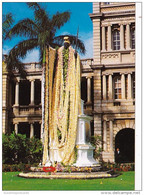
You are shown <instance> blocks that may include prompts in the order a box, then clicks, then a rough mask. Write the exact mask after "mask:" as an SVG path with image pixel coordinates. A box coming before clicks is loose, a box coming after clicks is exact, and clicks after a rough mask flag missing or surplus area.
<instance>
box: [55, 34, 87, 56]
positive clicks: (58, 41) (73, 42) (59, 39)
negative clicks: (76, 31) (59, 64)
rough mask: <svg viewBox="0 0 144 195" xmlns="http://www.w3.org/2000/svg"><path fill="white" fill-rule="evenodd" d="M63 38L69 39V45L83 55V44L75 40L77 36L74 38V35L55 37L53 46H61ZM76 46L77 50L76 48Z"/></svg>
mask: <svg viewBox="0 0 144 195" xmlns="http://www.w3.org/2000/svg"><path fill="white" fill-rule="evenodd" d="M65 36H68V37H69V39H70V43H71V45H72V46H73V47H74V48H75V49H77V50H78V51H79V52H80V53H81V54H85V52H86V49H85V46H84V43H83V42H82V41H81V40H80V39H77V36H74V35H61V36H57V37H55V38H54V40H53V42H54V43H55V44H58V45H63V43H64V37H65ZM76 44H77V48H76Z"/></svg>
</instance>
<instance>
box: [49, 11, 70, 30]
mask: <svg viewBox="0 0 144 195" xmlns="http://www.w3.org/2000/svg"><path fill="white" fill-rule="evenodd" d="M70 14H71V13H70V12H68V11H67V12H63V13H59V12H57V13H56V14H55V15H53V17H52V20H51V25H52V26H53V28H54V29H55V30H56V29H60V28H61V27H62V26H63V25H64V24H65V23H66V22H67V21H68V20H69V19H70Z"/></svg>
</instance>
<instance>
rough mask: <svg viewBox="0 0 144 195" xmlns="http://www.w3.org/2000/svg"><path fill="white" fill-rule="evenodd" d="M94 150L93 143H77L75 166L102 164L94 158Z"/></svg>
mask: <svg viewBox="0 0 144 195" xmlns="http://www.w3.org/2000/svg"><path fill="white" fill-rule="evenodd" d="M93 150H94V147H92V146H91V144H82V145H80V144H79V145H77V160H76V163H75V164H74V166H77V167H85V166H86V167H91V166H100V164H99V163H98V162H97V161H96V160H95V159H94V158H93Z"/></svg>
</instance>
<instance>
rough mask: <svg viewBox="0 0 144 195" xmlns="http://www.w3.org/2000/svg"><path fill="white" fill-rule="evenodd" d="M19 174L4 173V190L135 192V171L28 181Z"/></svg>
mask: <svg viewBox="0 0 144 195" xmlns="http://www.w3.org/2000/svg"><path fill="white" fill-rule="evenodd" d="M18 173H19V172H3V176H2V189H3V190H26V191H30V190H120V191H121V190H134V171H129V172H122V175H120V176H118V177H116V178H109V179H108V178H105V179H90V180H88V179H87V180H86V179H80V180H77V179H76V180H72V179H69V180H68V179H26V178H21V177H18V176H17V175H18Z"/></svg>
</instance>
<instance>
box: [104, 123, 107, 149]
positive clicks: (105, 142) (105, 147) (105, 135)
mask: <svg viewBox="0 0 144 195" xmlns="http://www.w3.org/2000/svg"><path fill="white" fill-rule="evenodd" d="M103 142H104V144H103V146H104V147H103V149H104V151H106V150H107V126H106V121H103Z"/></svg>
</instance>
